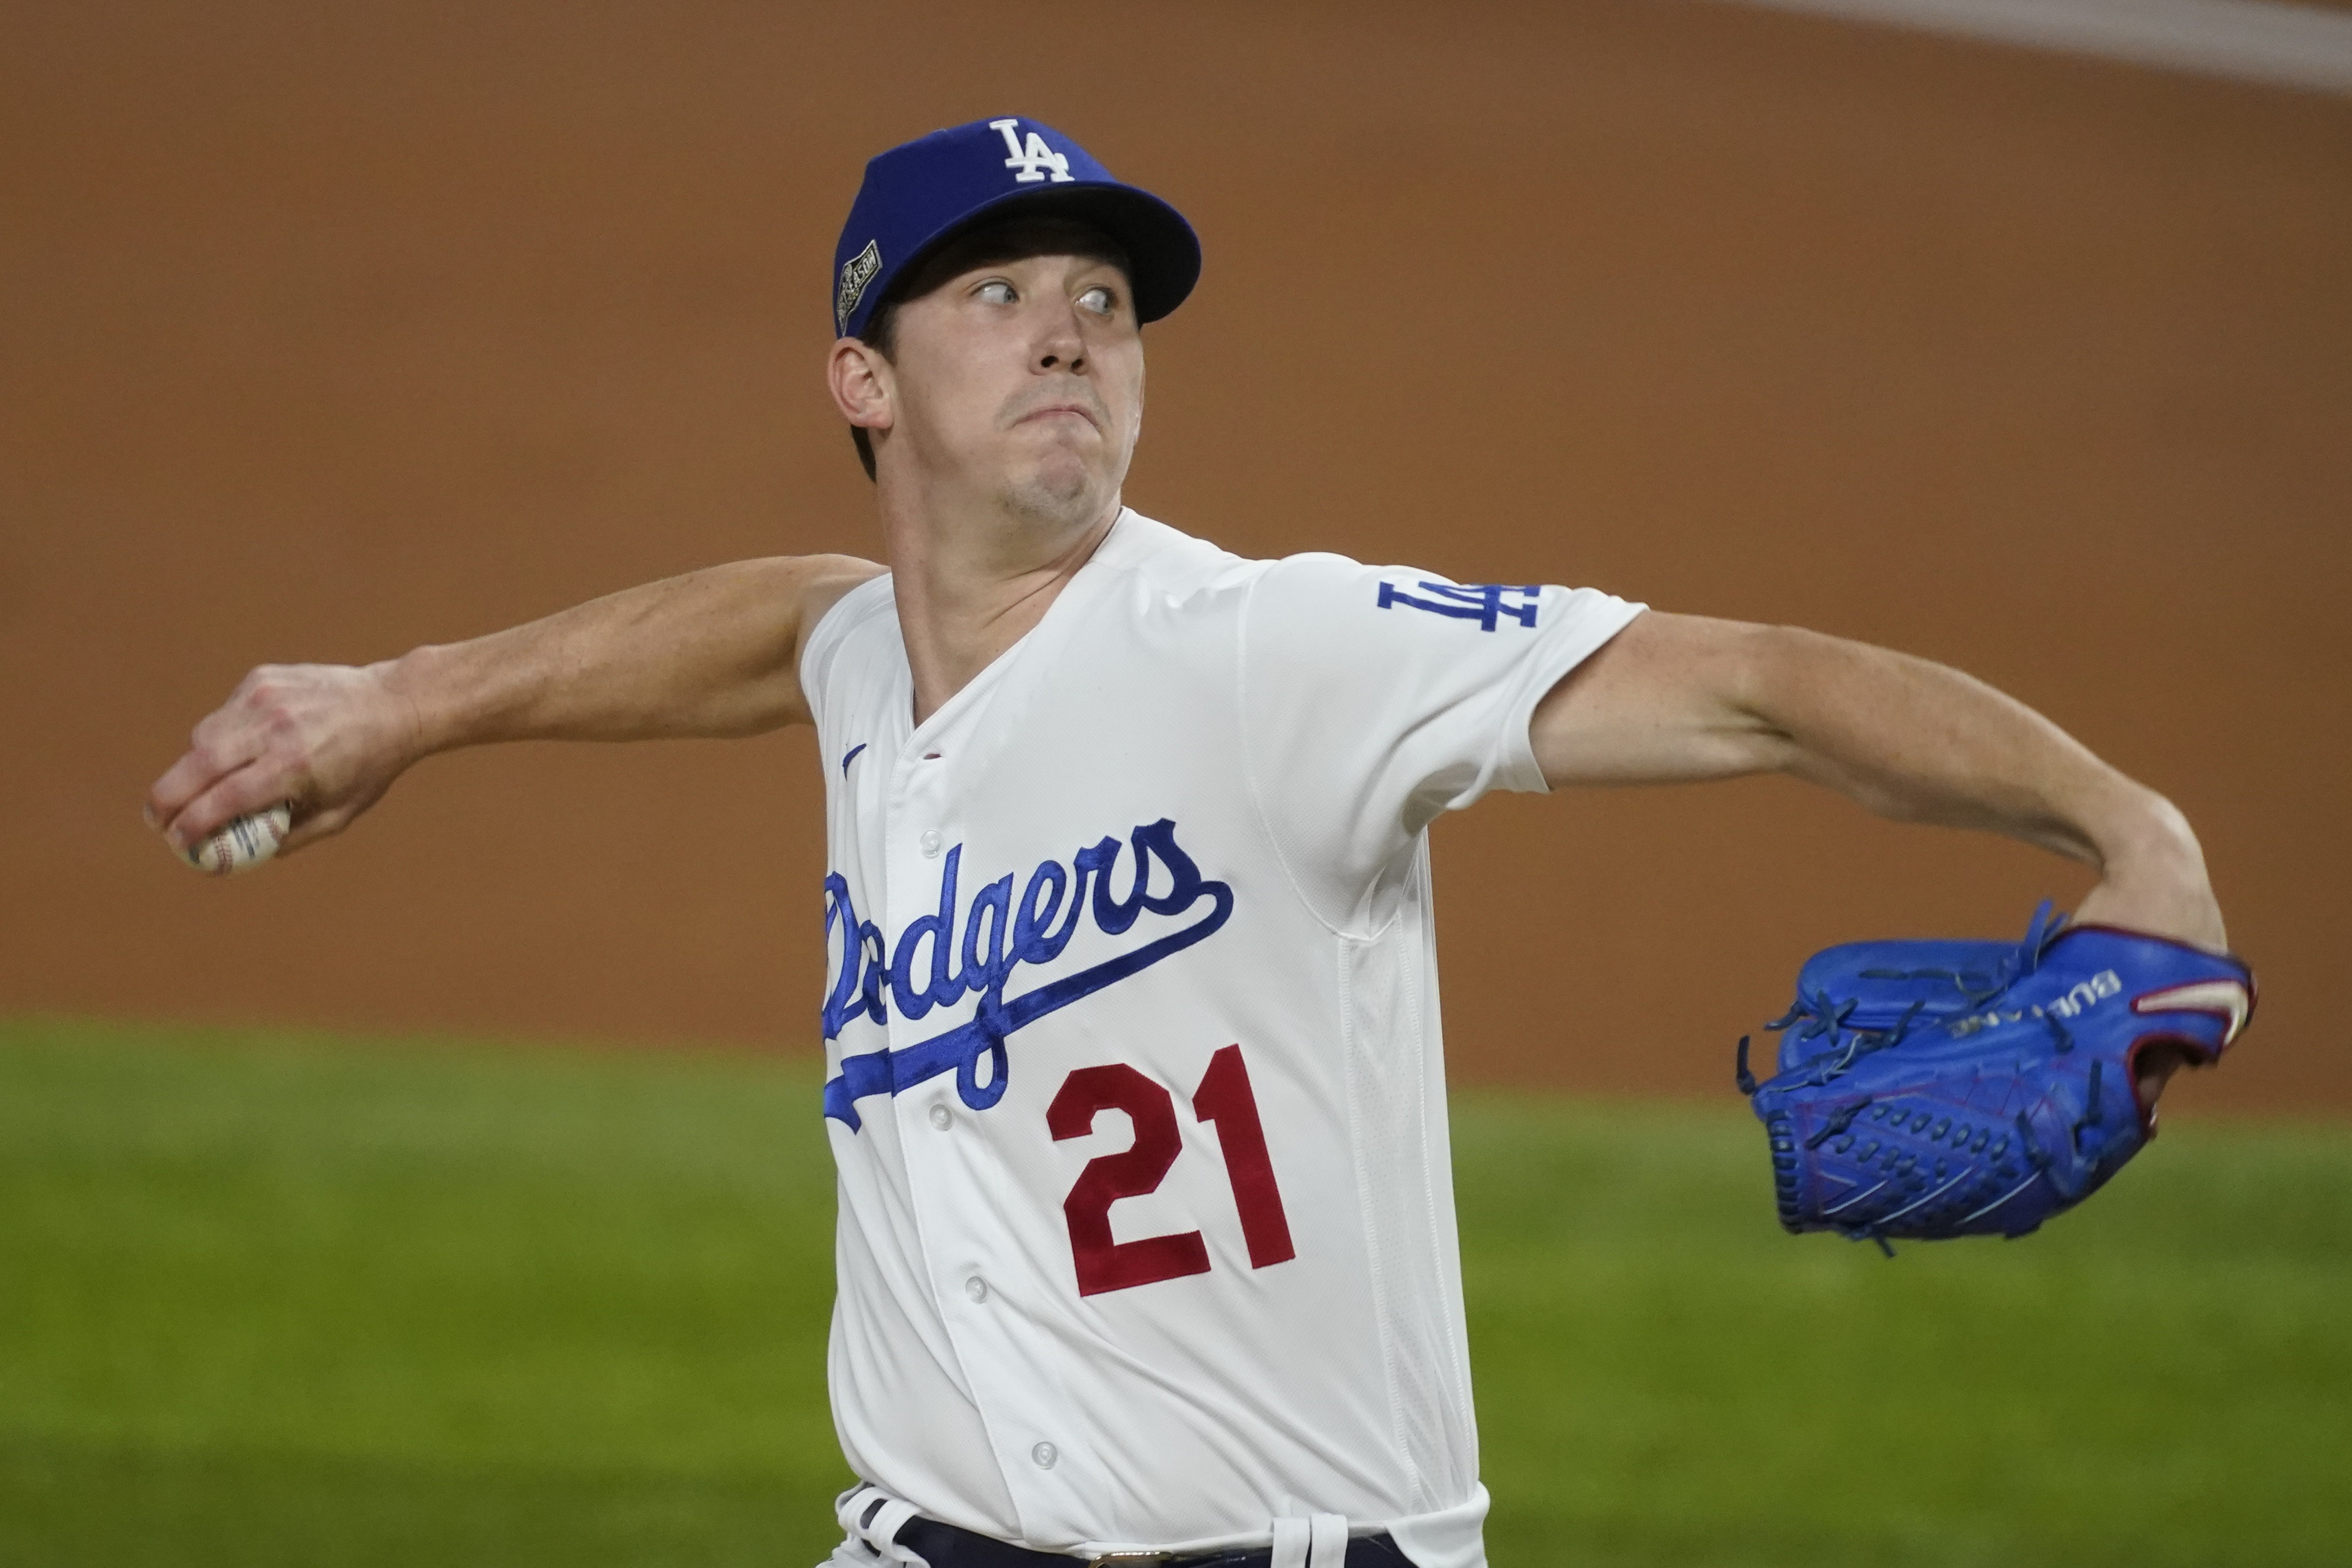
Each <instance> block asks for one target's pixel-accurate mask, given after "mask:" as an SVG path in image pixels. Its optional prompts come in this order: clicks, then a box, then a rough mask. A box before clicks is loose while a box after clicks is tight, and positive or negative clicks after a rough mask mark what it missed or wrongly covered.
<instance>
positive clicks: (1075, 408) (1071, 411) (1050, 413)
mask: <svg viewBox="0 0 2352 1568" xmlns="http://www.w3.org/2000/svg"><path fill="white" fill-rule="evenodd" d="M1064 415H1072V416H1075V417H1076V418H1078V419H1082V420H1084V421H1086V423H1087V424H1089V425H1091V426H1093V427H1094V429H1095V430H1096V431H1097V432H1099V431H1100V430H1101V429H1102V425H1103V422H1102V416H1101V415H1100V414H1099V413H1097V412H1096V411H1095V410H1094V409H1091V408H1088V407H1087V406H1086V405H1085V404H1084V403H1076V402H1049V403H1047V404H1046V405H1045V407H1043V408H1033V409H1031V410H1030V411H1029V412H1028V413H1024V414H1023V415H1022V416H1021V417H1020V418H1018V419H1016V420H1014V421H1013V423H1015V424H1027V423H1030V422H1031V421H1033V420H1044V419H1054V418H1057V417H1061V416H1064Z"/></svg>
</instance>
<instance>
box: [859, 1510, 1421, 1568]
mask: <svg viewBox="0 0 2352 1568" xmlns="http://www.w3.org/2000/svg"><path fill="white" fill-rule="evenodd" d="M896 1539H897V1541H898V1544H899V1545H901V1546H910V1547H912V1548H914V1549H915V1550H916V1551H917V1552H921V1553H922V1556H923V1561H924V1562H926V1563H929V1564H930V1565H931V1568H1075V1565H1076V1564H1077V1563H1088V1564H1090V1565H1099V1568H1273V1563H1274V1551H1273V1549H1272V1548H1271V1547H1265V1546H1260V1547H1256V1548H1254V1549H1253V1550H1250V1551H1246V1552H1112V1553H1110V1554H1108V1556H1103V1557H1094V1558H1087V1557H1070V1556H1066V1555H1064V1554H1063V1553H1061V1552H1033V1551H1031V1550H1030V1549H1029V1548H1028V1547H1026V1546H1013V1545H1009V1544H1007V1543H1006V1542H1002V1541H999V1540H997V1539H996V1538H995V1537H994V1536H990V1535H980V1534H975V1533H974V1532H973V1531H969V1530H960V1529H958V1528H957V1527H956V1526H954V1525H952V1524H941V1523H940V1521H938V1520H936V1519H923V1518H920V1517H918V1518H914V1519H910V1520H908V1521H907V1522H906V1523H904V1524H902V1525H900V1526H899V1527H898V1536H897V1537H896ZM1318 1568H1319V1565H1318ZM1347 1568H1412V1558H1410V1557H1407V1556H1406V1555H1405V1554H1404V1552H1402V1550H1401V1549H1400V1548H1399V1547H1398V1546H1397V1543H1396V1542H1394V1541H1392V1540H1391V1539H1390V1538H1389V1537H1388V1536H1386V1535H1358V1536H1353V1537H1350V1538H1349V1542H1348V1559H1347Z"/></svg>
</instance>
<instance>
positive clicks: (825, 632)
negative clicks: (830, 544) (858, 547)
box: [800, 555, 898, 671]
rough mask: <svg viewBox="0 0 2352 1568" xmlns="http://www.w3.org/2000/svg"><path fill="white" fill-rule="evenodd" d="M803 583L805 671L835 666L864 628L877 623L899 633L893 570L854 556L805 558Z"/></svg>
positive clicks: (802, 624)
mask: <svg viewBox="0 0 2352 1568" xmlns="http://www.w3.org/2000/svg"><path fill="white" fill-rule="evenodd" d="M802 564H803V566H804V567H805V568H806V571H805V573H804V575H803V578H802V580H801V603H800V616H801V619H800V626H801V658H800V663H801V667H802V669H803V670H804V671H807V670H814V669H818V668H821V667H823V666H824V664H827V663H829V662H830V661H831V659H832V658H833V656H834V655H835V653H838V652H839V651H840V649H841V647H842V645H843V644H844V643H845V642H847V641H849V640H850V639H852V638H853V637H854V636H856V633H857V632H859V630H860V629H861V628H866V627H870V626H874V625H876V624H877V623H879V624H881V625H883V626H884V627H886V628H887V629H888V630H889V631H890V632H893V633H895V632H896V630H897V625H898V622H897V618H896V615H895V614H894V612H895V611H896V609H897V607H898V606H897V602H896V600H895V598H894V596H893V594H892V591H891V587H890V571H889V569H888V568H887V567H884V566H882V565H880V564H878V563H877V562H875V561H870V560H865V559H860V558H859V557H856V556H851V555H826V556H804V557H803V558H802Z"/></svg>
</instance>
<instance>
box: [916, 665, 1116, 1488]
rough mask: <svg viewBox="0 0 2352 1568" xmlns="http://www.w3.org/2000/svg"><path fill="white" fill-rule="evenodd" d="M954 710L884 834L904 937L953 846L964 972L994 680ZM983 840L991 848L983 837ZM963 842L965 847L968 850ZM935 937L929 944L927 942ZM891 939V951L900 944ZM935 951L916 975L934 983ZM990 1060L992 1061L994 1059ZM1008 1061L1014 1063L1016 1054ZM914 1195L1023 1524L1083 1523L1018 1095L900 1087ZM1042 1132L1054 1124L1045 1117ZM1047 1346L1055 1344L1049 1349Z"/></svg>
mask: <svg viewBox="0 0 2352 1568" xmlns="http://www.w3.org/2000/svg"><path fill="white" fill-rule="evenodd" d="M1003 673H1004V672H1003V671H1001V670H992V671H989V672H986V673H985V674H983V675H982V680H981V682H980V683H977V685H982V686H993V685H996V684H997V677H999V676H1001V675H1002V674H1003ZM960 695H961V698H962V699H965V700H961V701H959V702H957V703H956V704H955V705H953V706H954V709H955V711H954V713H953V714H952V716H950V717H949V722H947V723H945V724H943V725H939V726H936V727H931V726H926V727H925V728H924V729H922V730H919V731H918V732H917V734H916V735H915V737H913V738H912V739H911V740H910V742H909V743H908V746H907V747H905V749H904V751H903V752H902V753H901V755H900V757H899V758H898V762H897V765H896V767H895V768H894V770H893V772H892V776H891V781H890V791H889V800H888V803H887V808H886V813H885V818H886V820H885V826H884V842H885V845H886V849H885V857H886V864H887V876H888V881H889V889H890V908H891V912H892V918H893V925H895V927H896V932H897V934H898V935H897V940H898V941H903V940H905V937H904V935H903V934H904V933H905V931H906V930H907V928H908V923H909V922H910V921H912V920H913V919H915V918H917V917H918V916H919V915H925V914H930V913H934V912H937V911H938V910H940V908H941V902H940V884H941V882H942V879H943V877H944V876H945V873H946V869H947V864H948V861H949V857H950V855H955V856H956V858H957V862H958V864H957V873H958V876H957V888H956V896H955V898H954V900H953V904H952V909H953V914H954V917H955V925H954V926H953V927H952V929H951V931H950V933H949V935H950V936H951V937H952V941H953V946H951V947H950V950H949V956H948V960H947V962H948V966H949V971H950V973H960V972H961V942H962V937H963V927H964V924H965V921H966V919H967V918H968V915H969V912H970V908H971V897H972V894H973V893H974V892H975V891H976V890H978V889H980V888H982V887H983V886H985V885H986V884H987V883H988V882H989V880H990V879H991V877H992V875H1001V874H1002V873H1003V870H1004V869H1006V868H1004V867H1000V866H995V865H994V864H993V863H992V862H990V861H987V860H985V859H978V860H976V859H974V858H973V854H974V848H973V846H971V845H970V844H968V842H967V837H966V833H965V831H964V830H965V827H966V825H967V824H966V818H967V816H968V815H969V813H968V812H966V811H965V810H961V806H962V805H963V804H964V803H965V802H967V800H968V799H969V795H970V783H969V780H968V779H967V778H966V777H965V776H966V774H967V772H968V768H965V767H964V766H962V765H961V764H962V763H963V761H964V758H965V755H966V754H967V753H970V752H971V751H973V750H974V749H975V748H974V747H971V746H970V745H969V744H964V742H966V741H968V740H969V738H970V737H971V736H972V734H973V732H974V730H975V727H977V725H978V724H979V723H980V715H981V713H982V710H984V709H985V708H986V707H987V706H988V704H987V702H986V701H985V696H986V694H985V692H984V691H982V690H980V689H974V688H969V687H968V688H967V689H966V690H965V691H964V692H963V693H961V694H960ZM979 848H980V853H981V854H982V855H983V856H984V855H985V854H986V853H987V852H988V849H987V846H985V845H982V846H980V847H979ZM959 851H961V853H959ZM927 946H928V944H927ZM896 951H897V949H896V946H895V944H894V946H893V948H892V956H896ZM931 967H932V966H931V962H930V959H929V955H928V954H926V955H925V956H924V957H923V959H922V961H921V962H920V963H919V966H918V967H917V968H916V969H915V971H914V972H913V974H912V975H911V978H912V979H913V981H914V983H915V985H916V986H917V987H918V988H919V987H921V986H922V985H924V984H926V983H928V979H929V971H930V969H931ZM972 1008H973V1003H972V998H971V997H970V996H969V995H968V994H967V995H966V996H965V997H963V998H961V999H960V1000H959V1001H958V1002H957V1003H955V1004H953V1005H950V1006H945V1007H937V1008H934V1009H932V1010H930V1011H929V1012H927V1013H926V1014H925V1015H924V1016H923V1017H922V1018H920V1019H908V1018H906V1017H905V1016H904V1013H903V1010H902V1009H900V1008H898V1007H896V1006H894V1007H892V1008H891V1009H890V1020H889V1031H890V1048H891V1050H892V1051H904V1050H907V1049H908V1048H911V1047H913V1046H916V1045H918V1044H919V1043H921V1042H922V1041H924V1040H929V1039H930V1038H931V1037H932V1036H933V1035H936V1034H938V1033H940V1032H941V1031H943V1030H948V1029H950V1028H952V1027H954V1024H955V1023H956V1022H959V1021H961V1019H964V1018H967V1017H969V1016H970V1015H971V1011H972ZM982 1071H987V1070H986V1068H985V1067H983V1068H982ZM1006 1071H1012V1068H1011V1067H1010V1065H1009V1063H1008V1067H1007V1069H1006ZM890 1111H891V1116H892V1120H893V1122H894V1123H895V1124H896V1127H897V1131H898V1139H899V1148H900V1149H901V1151H903V1157H904V1160H905V1170H906V1173H907V1183H908V1196H909V1197H910V1199H911V1201H912V1205H913V1207H914V1211H915V1214H916V1218H917V1223H918V1224H919V1227H920V1231H921V1237H922V1249H923V1266H924V1270H925V1271H926V1273H927V1275H928V1277H929V1281H930V1284H931V1291H932V1299H933V1301H935V1302H936V1303H937V1305H938V1310H939V1313H940V1321H941V1322H942V1324H943V1325H944V1327H945V1328H946V1331H947V1334H948V1338H949V1341H950V1343H952V1344H953V1345H954V1347H955V1352H956V1356H957V1359H958V1361H959V1363H960V1364H961V1370H962V1373H963V1377H964V1382H965V1385H966V1386H968V1387H969V1388H970V1389H971V1396H972V1398H973V1401H974V1402H975V1403H976V1404H977V1405H978V1406H979V1407H980V1413H981V1418H982V1422H983V1423H984V1424H985V1425H986V1427H987V1428H988V1433H989V1438H990V1443H991V1446H992V1448H993V1449H994V1458H995V1459H996V1463H997V1469H998V1472H999V1474H1000V1476H1001V1477H1002V1479H1003V1484H1004V1487H1005V1490H1006V1491H1007V1492H1009V1493H1010V1494H1011V1496H1012V1498H1013V1505H1014V1507H1015V1508H1016V1509H1017V1510H1018V1511H1019V1512H1020V1515H1021V1519H1022V1521H1023V1525H1024V1533H1032V1532H1035V1531H1053V1530H1055V1528H1056V1527H1057V1526H1058V1527H1060V1528H1062V1529H1064V1530H1067V1529H1070V1528H1073V1527H1075V1526H1076V1521H1077V1520H1078V1519H1079V1517H1080V1516H1081V1513H1082V1510H1081V1506H1080V1500H1079V1498H1078V1495H1077V1487H1078V1484H1079V1480H1080V1476H1081V1475H1082V1473H1083V1472H1084V1470H1085V1469H1086V1468H1087V1467H1086V1466H1085V1464H1084V1461H1083V1458H1082V1456H1081V1454H1080V1452H1079V1451H1078V1450H1079V1449H1080V1448H1081V1447H1082V1443H1081V1439H1080V1434H1078V1433H1077V1432H1076V1431H1075V1430H1073V1429H1070V1428H1071V1423H1070V1421H1069V1420H1068V1418H1067V1414H1066V1401H1059V1400H1056V1398H1055V1391H1054V1390H1052V1389H1050V1388H1046V1387H1043V1386H1040V1385H1039V1384H1038V1381H1037V1379H1036V1377H1034V1375H1031V1372H1030V1370H1029V1369H1034V1368H1035V1367H1037V1366H1039V1365H1040V1364H1045V1363H1047V1362H1049V1361H1050V1359H1051V1356H1050V1353H1049V1352H1047V1351H1046V1347H1043V1346H1040V1345H1038V1344H1037V1343H1035V1337H1036V1333H1037V1331H1036V1329H1035V1327H1034V1322H1035V1320H1036V1318H1037V1317H1039V1316H1041V1315H1043V1313H1044V1311H1045V1302H1043V1301H1036V1300H1031V1299H1028V1298H1030V1297H1031V1296H1032V1295H1033V1294H1034V1293H1035V1292H1039V1291H1048V1290H1051V1289H1053V1288H1054V1285H1053V1281H1051V1280H1050V1279H1047V1278H1042V1277H1032V1275H1031V1274H1030V1273H1029V1272H1028V1271H1027V1270H1024V1268H1023V1267H1022V1266H1021V1264H1020V1260H1021V1258H1022V1256H1023V1253H1024V1249H1023V1248H1022V1247H1021V1245H1020V1242H1019V1238H1018V1237H1017V1236H1016V1235H1014V1234H1013V1229H1012V1228H1013V1226H1014V1225H1016V1224H1017V1223H1018V1220H1017V1219H1016V1218H1012V1215H1013V1211H1014V1210H1016V1209H1017V1207H1018V1206H1019V1205H1020V1204H1021V1203H1023V1202H1024V1201H1028V1200H1027V1199H1026V1198H1025V1197H1024V1196H1023V1195H1022V1194H1020V1193H1019V1192H1018V1191H1017V1190H1015V1184H1014V1182H1013V1178H1012V1176H1011V1174H1010V1173H1009V1172H1008V1170H1007V1169H1006V1167H1005V1165H1004V1162H1003V1160H1002V1158H1001V1157H999V1155H997V1154H996V1152H995V1149H994V1147H993V1145H994V1143H995V1142H996V1141H997V1140H1001V1139H1004V1138H1008V1137H1014V1136H1018V1135H1020V1134H1021V1133H1022V1131H1023V1129H1020V1128H1016V1127H1013V1126H1012V1125H1010V1124H1007V1123H1006V1121H1005V1118H1008V1117H1011V1116H1014V1115H1017V1114H1018V1112H1016V1111H1015V1110H1014V1109H1013V1106H1012V1104H1011V1103H1009V1102H1004V1101H1000V1102H999V1103H996V1104H995V1105H992V1106H989V1107H987V1108H985V1109H975V1108H974V1107H972V1106H970V1105H967V1104H966V1103H964V1101H963V1098H962V1096H961V1093H960V1092H958V1085H957V1079H956V1075H955V1074H954V1073H953V1072H952V1071H950V1072H942V1073H940V1074H939V1075H938V1076H936V1077H933V1078H930V1079H929V1080H927V1081H925V1082H922V1083H920V1084H918V1085H916V1086H915V1087H913V1088H911V1089H908V1091H907V1092H904V1093H900V1094H897V1095H894V1096H893V1097H892V1101H891V1106H890ZM1037 1133H1038V1135H1039V1136H1041V1137H1042V1136H1043V1135H1044V1130H1043V1127H1042V1125H1041V1126H1040V1127H1039V1129H1038V1130H1037ZM1041 1353H1045V1354H1041Z"/></svg>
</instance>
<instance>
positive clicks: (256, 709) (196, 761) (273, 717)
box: [146, 663, 424, 854]
mask: <svg viewBox="0 0 2352 1568" xmlns="http://www.w3.org/2000/svg"><path fill="white" fill-rule="evenodd" d="M393 671H394V665H393V664H391V663H385V664H368V665H362V666H353V665H349V664H264V665H262V666H261V667H260V668H258V669H257V670H255V671H254V672H253V673H252V674H248V675H247V676H246V677H245V679H244V680H243V681H240V682H239V683H238V684H237V688H236V691H235V692H233V693H231V694H230V695H229V699H228V701H226V703H223V704H222V705H221V706H219V707H218V708H216V709H215V710H214V711H213V712H212V713H210V714H208V715H206V716H205V718H204V720H203V722H202V723H200V724H198V725H197V726H196V727H195V729H194V731H193V732H192V733H191V734H190V735H189V737H188V749H187V751H186V753H185V754H184V755H183V756H182V757H181V758H180V759H179V760H178V761H177V762H174V763H173V764H172V766H171V767H170V768H168V769H166V770H165V772H164V774H163V777H162V778H161V779H156V780H155V783H154V786H153V788H152V789H149V790H148V792H147V808H146V818H147V824H148V826H150V827H152V828H153V829H154V830H155V831H158V832H160V833H162V834H163V837H164V839H165V841H167V842H169V843H170V844H171V846H172V849H173V852H174V853H185V852H186V851H187V848H188V846H189V845H191V844H194V843H201V842H202V841H204V839H205V836H206V835H207V834H209V833H211V832H212V831H214V830H215V829H216V828H218V827H220V826H222V825H223V824H224V823H226V822H228V821H231V820H233V819H235V818H236V817H239V816H242V815H244V814H245V813H246V812H247V811H258V810H264V809H266V808H268V807H270V806H274V805H276V804H277V803H278V801H280V800H287V801H291V802H292V803H293V807H294V827H293V831H291V832H290V833H289V834H288V835H287V837H286V841H285V842H284V843H283V844H281V845H280V846H279V847H278V853H279V854H287V853H289V852H292V851H295V850H299V849H300V848H302V847H303V846H304V845H305V844H308V843H310V841H313V840H315V839H322V838H325V837H328V836H329V835H331V834H333V833H339V832H341V831H343V829H345V828H346V827H349V826H350V825H351V823H352V820H353V819H354V818H356V817H358V816H359V814H360V813H361V812H362V811H364V810H367V809H368V808H369V807H370V806H373V805H374V804H375V802H376V800H377V798H378V797H379V796H381V795H382V794H383V792H384V790H386V789H389V788H391V785H392V781H393V780H394V779H397V778H398V777H400V775H401V773H402V771H403V770H404V769H405V768H407V767H408V766H409V764H411V763H412V762H415V760H416V759H417V758H419V757H420V756H422V755H423V750H424V747H423V743H422V738H421V734H420V725H419V721H418V716H417V714H416V710H415V705H414V704H413V703H411V702H410V701H409V700H408V698H407V697H406V696H404V695H403V694H401V693H400V692H399V691H398V690H397V689H395V686H394V680H393Z"/></svg>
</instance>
